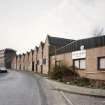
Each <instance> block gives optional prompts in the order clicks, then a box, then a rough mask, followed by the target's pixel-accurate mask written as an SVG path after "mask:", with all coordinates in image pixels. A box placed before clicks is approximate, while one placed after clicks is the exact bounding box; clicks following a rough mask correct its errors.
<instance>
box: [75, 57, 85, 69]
mask: <svg viewBox="0 0 105 105" xmlns="http://www.w3.org/2000/svg"><path fill="white" fill-rule="evenodd" d="M74 67H76V68H77V69H86V59H75V60H74Z"/></svg>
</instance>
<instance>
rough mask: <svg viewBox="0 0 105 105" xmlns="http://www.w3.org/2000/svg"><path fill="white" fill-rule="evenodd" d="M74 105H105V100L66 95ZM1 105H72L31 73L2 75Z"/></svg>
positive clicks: (0, 88)
mask: <svg viewBox="0 0 105 105" xmlns="http://www.w3.org/2000/svg"><path fill="white" fill-rule="evenodd" d="M64 94H65V96H66V97H67V98H68V99H69V100H70V101H71V100H72V102H73V105H105V103H104V99H103V98H95V97H89V96H80V95H75V94H70V93H64ZM0 105H70V104H69V103H68V102H67V100H65V98H64V97H63V96H62V94H61V92H59V91H57V90H55V89H54V87H53V86H52V85H51V84H49V83H47V82H46V80H45V79H44V78H42V77H40V76H38V75H36V74H33V73H30V72H19V71H9V72H8V73H5V74H0Z"/></svg>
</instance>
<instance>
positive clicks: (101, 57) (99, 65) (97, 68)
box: [97, 56, 105, 71]
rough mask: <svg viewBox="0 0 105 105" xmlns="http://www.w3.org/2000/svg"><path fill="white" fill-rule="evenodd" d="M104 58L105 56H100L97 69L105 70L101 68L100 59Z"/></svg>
mask: <svg viewBox="0 0 105 105" xmlns="http://www.w3.org/2000/svg"><path fill="white" fill-rule="evenodd" d="M103 58H104V59H105V56H101V57H98V65H97V66H98V67H97V69H98V70H100V71H105V68H100V59H103Z"/></svg>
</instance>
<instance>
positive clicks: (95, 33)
mask: <svg viewBox="0 0 105 105" xmlns="http://www.w3.org/2000/svg"><path fill="white" fill-rule="evenodd" d="M103 34H104V28H103V27H100V26H97V27H96V28H95V29H94V30H93V36H101V35H103Z"/></svg>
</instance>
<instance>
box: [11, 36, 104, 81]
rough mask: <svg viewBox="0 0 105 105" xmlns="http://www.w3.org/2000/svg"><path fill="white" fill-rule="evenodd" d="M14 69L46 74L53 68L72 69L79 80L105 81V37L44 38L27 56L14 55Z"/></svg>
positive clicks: (25, 54)
mask: <svg viewBox="0 0 105 105" xmlns="http://www.w3.org/2000/svg"><path fill="white" fill-rule="evenodd" d="M12 64H13V65H15V66H13V69H17V70H28V71H35V72H38V73H44V74H48V72H49V71H50V70H51V69H52V68H53V67H54V66H55V65H61V64H65V65H67V66H68V67H70V66H75V67H76V71H77V72H78V73H79V74H80V76H81V77H86V78H91V79H96V80H97V79H98V80H105V35H103V36H98V37H91V38H86V39H81V40H72V39H65V38H59V37H52V36H49V35H48V36H47V37H46V40H45V43H43V42H41V43H40V45H39V47H35V49H34V50H31V51H30V52H27V53H24V54H21V55H17V56H16V57H14V60H13V63H12Z"/></svg>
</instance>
